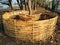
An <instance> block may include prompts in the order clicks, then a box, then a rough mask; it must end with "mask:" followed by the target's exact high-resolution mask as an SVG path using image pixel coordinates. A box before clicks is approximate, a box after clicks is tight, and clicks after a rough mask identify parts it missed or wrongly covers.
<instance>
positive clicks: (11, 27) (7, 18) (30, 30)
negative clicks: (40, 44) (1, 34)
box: [3, 13, 58, 42]
mask: <svg viewBox="0 0 60 45" xmlns="http://www.w3.org/2000/svg"><path fill="white" fill-rule="evenodd" d="M11 14H12V13H5V14H4V15H3V24H4V29H5V32H6V34H7V35H8V36H11V37H16V38H19V39H20V40H30V41H31V42H34V41H40V40H42V41H45V40H46V39H47V38H48V37H50V36H52V35H53V33H54V29H55V25H56V22H57V18H58V16H55V17H54V18H51V19H47V20H38V21H35V20H33V21H21V20H14V19H11Z"/></svg>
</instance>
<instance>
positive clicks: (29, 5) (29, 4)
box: [28, 0, 32, 15]
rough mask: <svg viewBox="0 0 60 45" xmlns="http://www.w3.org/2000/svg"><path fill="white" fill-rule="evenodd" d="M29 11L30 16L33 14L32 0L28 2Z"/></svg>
mask: <svg viewBox="0 0 60 45" xmlns="http://www.w3.org/2000/svg"><path fill="white" fill-rule="evenodd" d="M28 9H29V15H31V14H32V10H31V0H28Z"/></svg>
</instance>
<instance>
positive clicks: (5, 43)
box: [0, 7, 60, 45]
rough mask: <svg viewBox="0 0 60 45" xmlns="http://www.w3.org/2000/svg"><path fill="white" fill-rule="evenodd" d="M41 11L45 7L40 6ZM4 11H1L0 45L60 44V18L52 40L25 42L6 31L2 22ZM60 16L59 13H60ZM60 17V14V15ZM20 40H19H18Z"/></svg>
mask: <svg viewBox="0 0 60 45" xmlns="http://www.w3.org/2000/svg"><path fill="white" fill-rule="evenodd" d="M39 9H40V12H44V9H43V8H41V7H40V8H39ZM2 14H3V13H2V12H1V13H0V45H60V18H59V19H58V22H57V24H56V30H55V34H56V35H55V37H54V39H52V40H47V41H46V42H42V41H40V42H36V43H31V42H25V41H22V40H19V39H15V38H11V37H9V36H7V35H6V34H5V33H4V29H3V24H2ZM58 16H59V14H58ZM59 17H60V16H59ZM17 41H18V42H17Z"/></svg>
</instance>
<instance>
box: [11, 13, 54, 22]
mask: <svg viewBox="0 0 60 45" xmlns="http://www.w3.org/2000/svg"><path fill="white" fill-rule="evenodd" d="M36 13H37V12H36ZM36 13H34V14H36ZM34 14H33V15H34ZM37 16H38V15H37ZM12 18H13V19H15V20H22V21H28V20H31V17H30V15H26V14H19V15H14V16H12ZM32 18H33V17H32ZM50 18H53V17H52V16H51V15H49V14H46V13H43V14H41V15H40V18H39V19H38V20H46V19H50Z"/></svg>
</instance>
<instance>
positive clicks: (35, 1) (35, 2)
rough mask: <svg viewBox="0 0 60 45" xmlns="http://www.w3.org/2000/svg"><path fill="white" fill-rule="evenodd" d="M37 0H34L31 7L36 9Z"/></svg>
mask: <svg viewBox="0 0 60 45" xmlns="http://www.w3.org/2000/svg"><path fill="white" fill-rule="evenodd" d="M36 5H37V0H34V7H33V9H34V10H36Z"/></svg>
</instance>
